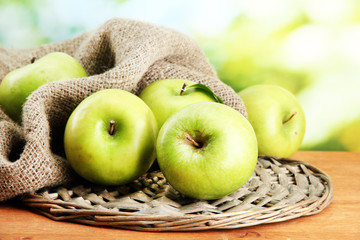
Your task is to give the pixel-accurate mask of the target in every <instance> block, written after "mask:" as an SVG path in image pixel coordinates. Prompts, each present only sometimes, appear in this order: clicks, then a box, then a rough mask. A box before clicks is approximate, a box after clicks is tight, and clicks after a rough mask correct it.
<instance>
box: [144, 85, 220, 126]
mask: <svg viewBox="0 0 360 240" xmlns="http://www.w3.org/2000/svg"><path fill="white" fill-rule="evenodd" d="M198 85H200V84H196V83H195V82H193V81H189V80H185V79H162V80H158V81H155V82H153V83H151V84H149V86H147V87H146V88H145V89H144V90H143V91H142V92H141V93H140V98H141V99H142V100H143V101H144V102H145V103H146V104H147V105H148V106H149V107H150V109H151V110H152V111H153V113H154V115H155V118H156V121H157V124H158V127H159V129H160V128H161V126H162V125H163V124H164V122H165V121H166V120H167V119H168V118H169V117H170V116H171V115H172V114H173V113H175V112H176V111H178V110H179V109H181V108H183V107H186V106H188V105H190V104H193V103H198V102H216V101H218V99H217V96H215V95H214V94H211V93H210V94H209V89H207V90H208V91H204V88H203V87H204V85H202V87H200V88H191V86H198ZM189 87H190V88H191V89H189V90H186V88H189ZM210 91H211V90H210ZM214 96H215V97H214Z"/></svg>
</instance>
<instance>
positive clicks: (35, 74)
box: [0, 52, 87, 122]
mask: <svg viewBox="0 0 360 240" xmlns="http://www.w3.org/2000/svg"><path fill="white" fill-rule="evenodd" d="M30 62H31V63H30ZM81 77H87V73H86V71H85V70H84V68H83V67H82V66H81V64H80V63H79V62H78V61H77V60H76V59H75V58H73V57H72V56H70V55H68V54H66V53H62V52H52V53H49V54H47V55H45V56H44V57H42V58H40V59H39V60H34V59H32V60H31V61H30V60H29V64H28V65H25V66H23V67H21V68H18V69H15V70H13V71H11V72H10V73H8V74H7V75H6V76H5V77H4V78H3V79H2V81H1V84H0V106H1V108H2V109H3V111H4V112H5V113H6V114H8V115H9V116H10V117H11V118H12V119H13V120H15V121H17V122H21V114H22V107H23V104H24V103H25V101H26V98H27V97H28V96H29V95H30V94H31V93H32V92H33V91H34V90H36V89H37V88H38V87H40V86H41V85H43V84H45V83H48V82H54V81H59V80H65V79H71V78H81Z"/></svg>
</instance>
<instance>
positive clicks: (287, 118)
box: [239, 85, 305, 157]
mask: <svg viewBox="0 0 360 240" xmlns="http://www.w3.org/2000/svg"><path fill="white" fill-rule="evenodd" d="M239 96H240V97H241V98H242V100H243V101H244V103H245V107H246V111H247V113H248V119H249V121H250V123H251V125H252V126H253V128H254V130H255V133H256V137H257V141H258V144H259V154H262V155H273V156H279V157H289V156H291V155H292V154H293V153H295V152H296V151H297V150H298V148H299V147H300V145H301V143H302V140H303V138H304V134H305V114H304V111H303V109H302V107H301V105H300V103H299V102H298V100H297V99H296V97H295V96H294V95H293V94H292V93H291V92H289V91H288V90H286V89H284V88H282V87H279V86H275V85H254V86H251V87H248V88H246V89H244V90H242V91H240V92H239Z"/></svg>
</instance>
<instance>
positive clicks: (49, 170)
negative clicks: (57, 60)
mask: <svg viewBox="0 0 360 240" xmlns="http://www.w3.org/2000/svg"><path fill="white" fill-rule="evenodd" d="M53 51H62V52H66V53H68V54H70V55H71V56H73V57H75V58H76V59H77V60H78V61H79V62H80V63H81V64H82V65H83V67H84V68H85V70H86V71H87V73H88V74H89V77H86V78H80V79H71V80H66V81H63V82H53V83H49V84H46V85H43V86H42V87H40V88H39V89H38V90H36V91H35V92H33V93H32V94H31V95H30V97H29V98H28V100H27V102H26V103H25V105H24V108H23V125H22V126H20V125H19V124H16V123H14V122H13V121H12V120H11V119H10V118H9V117H8V116H6V114H5V113H4V112H3V111H2V110H1V109H0V184H1V185H0V201H4V200H7V199H10V198H13V197H15V196H19V195H21V194H23V193H26V192H31V191H35V190H38V189H40V188H43V187H47V186H55V185H59V184H64V183H67V182H69V181H71V180H72V179H74V178H75V176H74V175H75V174H74V173H73V171H72V170H71V168H70V166H69V165H68V162H67V160H66V159H65V155H64V151H63V131H64V128H65V125H66V121H67V119H68V117H69V115H70V114H71V112H72V111H73V110H74V108H75V107H76V106H77V105H78V104H79V103H80V102H81V100H83V99H84V98H85V97H87V96H89V95H90V94H92V93H94V92H96V91H99V90H101V89H107V88H120V89H124V90H127V91H129V92H132V93H134V94H137V95H138V94H139V93H140V92H141V91H142V89H144V88H145V87H146V86H147V85H148V84H150V83H151V82H153V81H156V80H159V79H164V78H186V79H189V80H192V81H195V82H199V83H203V84H205V85H207V86H209V87H211V88H212V89H213V90H214V92H215V93H216V94H218V95H219V96H220V97H221V98H222V99H223V101H224V103H225V104H227V105H229V106H231V107H233V108H235V109H237V110H238V111H240V112H241V113H242V114H243V115H245V116H246V111H245V108H244V105H243V102H242V101H241V99H240V98H239V97H238V95H237V94H236V93H235V92H234V91H233V90H232V89H231V88H230V87H229V86H227V85H225V84H223V83H222V82H221V81H220V80H219V79H218V78H217V75H216V72H215V71H214V69H213V68H212V67H211V65H210V64H209V62H208V60H207V58H206V57H205V55H204V53H203V52H202V51H201V49H200V48H199V46H198V45H197V43H196V42H195V41H193V40H192V39H191V38H189V37H187V36H185V35H184V34H181V33H179V32H176V31H174V30H171V29H168V28H164V27H160V26H156V25H152V24H149V23H145V22H140V21H135V20H130V19H119V18H116V19H110V20H109V21H107V22H106V23H104V24H103V25H101V26H99V27H98V28H97V29H95V30H93V31H89V32H86V33H83V34H81V35H80V36H78V37H75V38H73V39H69V40H65V41H62V42H58V43H52V44H48V45H43V46H40V47H37V48H32V49H4V48H1V47H0V79H3V78H4V76H5V75H6V74H7V73H8V72H10V71H12V70H14V69H16V68H18V67H21V66H23V65H26V64H29V63H30V61H31V59H32V58H33V57H36V58H40V57H42V56H44V55H46V54H47V53H50V52H53ZM124 104H126V103H124Z"/></svg>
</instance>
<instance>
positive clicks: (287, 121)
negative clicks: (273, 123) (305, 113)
mask: <svg viewBox="0 0 360 240" xmlns="http://www.w3.org/2000/svg"><path fill="white" fill-rule="evenodd" d="M296 113H297V112H294V113H293V114H292V115H291V116H290V117H289V119H287V120H285V121H283V124H285V123H287V122H288V121H290V120H291V119H292V118H293V117H294V116H295V114H296Z"/></svg>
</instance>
